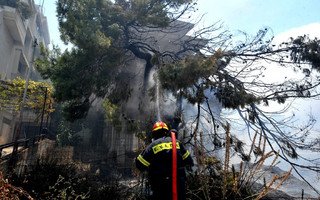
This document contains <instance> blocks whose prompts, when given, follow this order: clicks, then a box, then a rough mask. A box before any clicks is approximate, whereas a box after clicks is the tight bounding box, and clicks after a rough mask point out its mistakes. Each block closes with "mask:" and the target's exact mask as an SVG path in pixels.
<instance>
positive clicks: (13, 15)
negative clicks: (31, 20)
mask: <svg viewBox="0 0 320 200" xmlns="http://www.w3.org/2000/svg"><path fill="white" fill-rule="evenodd" d="M1 9H2V13H3V21H4V24H5V25H6V26H7V28H8V30H9V33H10V34H11V36H12V38H13V39H14V40H15V41H16V42H17V44H19V45H24V40H25V36H26V28H25V26H24V23H23V21H22V19H21V16H20V14H19V13H18V11H17V10H16V9H15V8H12V7H8V6H4V7H3V8H1Z"/></svg>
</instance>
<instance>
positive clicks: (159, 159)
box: [136, 121, 193, 200]
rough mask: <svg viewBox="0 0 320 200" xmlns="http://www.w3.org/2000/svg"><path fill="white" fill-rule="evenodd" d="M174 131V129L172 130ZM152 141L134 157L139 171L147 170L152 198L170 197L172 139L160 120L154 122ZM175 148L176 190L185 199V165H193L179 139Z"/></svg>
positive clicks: (166, 127)
mask: <svg viewBox="0 0 320 200" xmlns="http://www.w3.org/2000/svg"><path fill="white" fill-rule="evenodd" d="M174 132H175V133H176V131H174ZM152 138H153V142H152V143H151V144H150V145H148V146H147V147H146V149H145V150H144V151H143V152H142V153H141V154H140V155H139V156H138V157H137V158H136V166H137V168H138V169H139V170H140V171H145V170H148V172H149V177H150V185H151V189H152V192H153V195H152V197H153V198H152V199H154V200H158V199H159V200H160V199H161V200H170V199H172V139H171V137H170V133H169V129H168V126H167V125H166V124H165V123H163V122H162V121H158V122H156V123H155V124H154V126H153V129H152ZM176 143H177V145H176V149H177V192H178V199H179V200H184V199H185V193H186V192H185V177H186V174H185V166H187V165H189V166H192V165H193V160H192V158H191V156H190V154H189V152H188V151H187V150H186V149H185V148H184V146H183V145H182V144H181V142H180V141H179V140H176Z"/></svg>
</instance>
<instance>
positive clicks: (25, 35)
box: [0, 0, 50, 145]
mask: <svg viewBox="0 0 320 200" xmlns="http://www.w3.org/2000/svg"><path fill="white" fill-rule="evenodd" d="M22 1H23V2H25V3H27V4H28V5H29V7H30V8H31V9H32V12H33V14H32V15H31V16H30V17H29V18H28V19H25V20H24V19H22V18H21V15H20V14H19V12H18V11H17V9H16V8H12V7H8V6H1V7H0V80H7V79H10V80H12V79H15V78H17V77H18V76H19V77H21V78H23V79H26V78H27V72H28V70H29V69H30V70H31V74H30V79H33V80H35V81H38V80H39V79H40V76H39V74H38V73H37V72H36V71H35V69H34V67H33V66H32V60H33V57H35V58H36V57H38V56H39V52H40V51H39V45H38V46H37V47H36V49H34V48H33V44H34V41H35V40H37V43H38V44H40V43H42V44H43V45H45V46H48V45H49V43H50V36H49V30H48V24H47V18H46V17H45V16H44V15H43V13H42V12H41V10H42V9H41V8H40V7H39V6H37V5H35V3H34V1H33V0H22ZM12 119H14V116H13V113H12V112H11V111H9V110H8V111H4V110H1V109H0V145H1V144H5V143H7V142H11V140H12V138H13V132H14V125H15V123H14V122H15V120H12ZM30 120H32V119H30ZM9 122H11V123H10V125H9Z"/></svg>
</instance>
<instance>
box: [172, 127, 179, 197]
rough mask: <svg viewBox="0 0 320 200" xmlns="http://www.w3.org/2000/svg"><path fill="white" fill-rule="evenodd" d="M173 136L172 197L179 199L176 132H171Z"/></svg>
mask: <svg viewBox="0 0 320 200" xmlns="http://www.w3.org/2000/svg"><path fill="white" fill-rule="evenodd" d="M171 138H172V199H173V200H177V199H178V194H177V143H176V135H175V133H174V132H171Z"/></svg>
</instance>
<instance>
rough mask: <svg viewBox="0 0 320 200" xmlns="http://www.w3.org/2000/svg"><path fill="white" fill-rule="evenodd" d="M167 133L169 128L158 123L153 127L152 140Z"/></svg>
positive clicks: (160, 122)
mask: <svg viewBox="0 0 320 200" xmlns="http://www.w3.org/2000/svg"><path fill="white" fill-rule="evenodd" d="M168 132H169V128H168V126H167V124H165V123H164V122H162V121H158V122H156V123H155V124H154V125H153V128H152V136H153V137H154V138H157V137H161V136H164V135H166V134H168Z"/></svg>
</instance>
